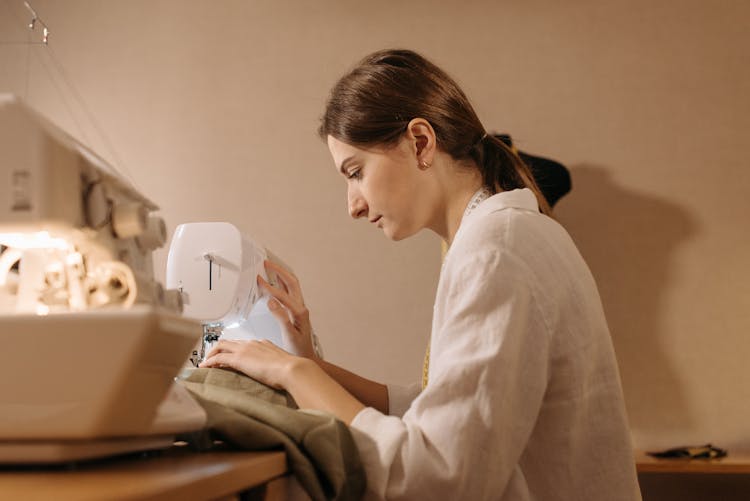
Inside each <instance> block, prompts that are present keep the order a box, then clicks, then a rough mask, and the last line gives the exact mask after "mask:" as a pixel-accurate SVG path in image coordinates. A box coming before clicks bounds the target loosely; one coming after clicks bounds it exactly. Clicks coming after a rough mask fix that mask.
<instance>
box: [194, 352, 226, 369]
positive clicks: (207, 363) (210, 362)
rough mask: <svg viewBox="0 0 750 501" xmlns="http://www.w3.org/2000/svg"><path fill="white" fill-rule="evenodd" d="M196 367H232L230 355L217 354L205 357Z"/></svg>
mask: <svg viewBox="0 0 750 501" xmlns="http://www.w3.org/2000/svg"><path fill="white" fill-rule="evenodd" d="M198 367H206V368H211V367H232V358H231V354H230V353H217V354H216V355H213V356H211V357H207V358H206V359H205V360H204V361H203V362H201V363H200V365H198Z"/></svg>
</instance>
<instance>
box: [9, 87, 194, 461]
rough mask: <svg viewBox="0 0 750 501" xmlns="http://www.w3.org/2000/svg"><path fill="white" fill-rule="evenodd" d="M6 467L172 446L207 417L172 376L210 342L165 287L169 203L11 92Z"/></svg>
mask: <svg viewBox="0 0 750 501" xmlns="http://www.w3.org/2000/svg"><path fill="white" fill-rule="evenodd" d="M0 179H1V181H0V346H2V350H0V356H2V360H0V463H26V462H56V461H67V460H76V459H86V458H92V457H97V456H103V455H110V454H115V453H122V452H128V451H134V450H142V449H150V448H157V447H165V446H169V445H171V444H172V442H173V438H174V435H175V433H180V432H187V431H194V430H197V429H200V428H202V427H203V425H204V423H205V413H204V412H203V410H202V408H201V407H200V406H199V405H198V404H197V403H196V402H195V401H194V400H193V399H192V398H191V397H190V395H189V394H187V392H186V390H185V389H184V388H182V387H181V386H180V385H179V384H176V383H174V378H175V376H176V375H177V373H178V372H179V370H180V369H181V367H182V365H183V363H184V361H185V360H186V358H187V357H188V355H189V354H190V352H191V350H192V348H193V346H194V345H195V343H196V342H197V341H198V340H199V339H200V336H201V325H200V323H198V322H195V321H192V320H189V319H187V318H184V317H182V316H181V315H180V311H181V307H182V306H181V295H180V293H179V292H178V291H170V290H164V289H163V288H162V286H161V285H160V284H159V283H158V282H157V281H155V280H154V278H153V269H152V255H151V253H152V251H153V250H154V249H156V248H158V247H160V246H162V245H163V244H164V242H165V239H166V233H165V226H164V222H163V221H162V220H161V219H160V218H158V217H156V216H155V215H153V212H154V211H155V210H156V209H157V207H156V206H155V205H154V204H153V203H152V202H150V201H149V200H148V199H146V198H144V197H143V196H142V195H140V194H139V193H138V192H137V191H136V190H135V189H134V188H133V187H132V186H131V185H130V183H128V182H126V181H125V180H123V179H122V178H121V177H120V175H118V174H117V173H116V172H115V170H114V169H112V168H111V167H110V166H109V165H108V164H107V163H106V162H105V161H104V160H102V159H101V158H99V157H98V156H96V155H95V154H94V153H93V152H91V151H90V150H89V149H87V148H86V147H85V146H83V145H81V144H80V143H78V142H77V141H76V140H74V139H73V138H71V137H70V136H68V135H67V134H65V133H64V132H63V131H62V130H60V129H59V128H58V127H56V126H55V125H53V124H52V123H50V122H48V121H47V120H45V119H44V118H43V117H41V116H40V115H38V114H37V113H35V112H34V111H32V110H31V109H29V108H28V107H27V106H25V105H24V104H23V103H22V102H21V101H19V100H18V99H17V98H15V97H13V96H11V95H0Z"/></svg>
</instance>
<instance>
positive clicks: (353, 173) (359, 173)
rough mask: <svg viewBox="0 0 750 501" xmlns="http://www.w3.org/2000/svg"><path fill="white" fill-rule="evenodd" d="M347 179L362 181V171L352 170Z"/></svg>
mask: <svg viewBox="0 0 750 501" xmlns="http://www.w3.org/2000/svg"><path fill="white" fill-rule="evenodd" d="M346 177H347V178H349V179H360V178H361V177H362V169H354V170H351V171H349V174H348V175H347V176H346Z"/></svg>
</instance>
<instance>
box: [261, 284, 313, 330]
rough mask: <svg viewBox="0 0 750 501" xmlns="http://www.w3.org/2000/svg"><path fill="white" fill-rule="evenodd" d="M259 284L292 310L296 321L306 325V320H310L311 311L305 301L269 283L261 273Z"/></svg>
mask: <svg viewBox="0 0 750 501" xmlns="http://www.w3.org/2000/svg"><path fill="white" fill-rule="evenodd" d="M258 284H259V285H260V286H261V287H263V288H264V289H265V290H267V291H268V293H269V294H271V296H273V297H274V298H275V299H277V300H278V301H279V302H280V303H281V304H283V305H284V306H285V307H286V308H287V309H288V310H289V311H290V312H291V314H292V316H293V317H294V319H295V323H298V324H300V325H306V323H305V322H309V313H308V310H307V306H305V303H304V302H302V301H297V300H296V299H295V298H294V297H292V296H291V295H290V294H287V293H286V292H284V291H282V290H281V289H279V288H278V287H274V286H273V285H271V284H269V283H268V282H267V281H266V280H265V279H264V278H263V277H261V276H260V275H258Z"/></svg>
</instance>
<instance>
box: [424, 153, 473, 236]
mask: <svg viewBox="0 0 750 501" xmlns="http://www.w3.org/2000/svg"><path fill="white" fill-rule="evenodd" d="M436 174H437V181H438V184H439V186H440V188H441V189H440V193H441V201H440V203H439V205H438V207H437V208H436V211H435V212H436V217H435V220H434V222H433V224H432V225H430V229H432V230H433V231H434V232H435V233H437V234H438V235H439V236H440V237H441V238H442V239H443V240H445V242H446V244H448V246H450V245H451V243H452V242H453V238H454V237H455V236H456V232H457V231H458V227H459V226H460V224H461V219H463V216H464V211H465V210H466V206H467V205H469V202H470V201H471V199H472V197H473V196H474V195H475V194H476V192H477V191H479V190H480V189H481V188H482V175H481V173H480V172H479V169H477V168H476V166H471V167H467V166H466V165H460V164H458V163H457V162H447V163H446V164H444V165H443V167H442V168H440V169H439V170H438V171H437V172H436Z"/></svg>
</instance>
